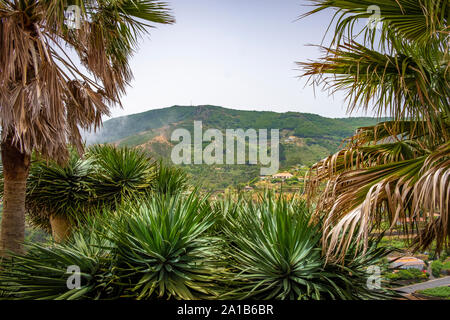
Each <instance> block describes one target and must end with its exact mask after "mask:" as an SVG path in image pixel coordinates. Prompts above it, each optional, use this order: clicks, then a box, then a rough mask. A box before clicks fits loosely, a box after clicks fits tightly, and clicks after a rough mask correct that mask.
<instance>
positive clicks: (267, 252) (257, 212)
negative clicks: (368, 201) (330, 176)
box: [224, 193, 389, 300]
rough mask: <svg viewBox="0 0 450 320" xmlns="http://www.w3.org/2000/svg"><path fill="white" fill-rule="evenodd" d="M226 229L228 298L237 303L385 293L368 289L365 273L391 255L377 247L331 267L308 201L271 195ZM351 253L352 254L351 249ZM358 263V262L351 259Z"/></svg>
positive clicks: (243, 210)
mask: <svg viewBox="0 0 450 320" xmlns="http://www.w3.org/2000/svg"><path fill="white" fill-rule="evenodd" d="M238 211H239V215H238V218H237V219H233V220H229V221H228V225H227V226H226V227H225V235H226V242H227V246H226V249H225V255H226V257H227V259H229V272H230V274H229V275H228V279H229V282H228V283H227V285H228V287H227V290H228V291H229V292H226V293H225V294H224V297H227V298H237V299H248V298H251V299H282V300H284V299H291V300H297V299H314V300H319V299H370V298H372V299H374V298H383V297H384V298H385V297H386V294H387V292H386V291H383V290H382V291H371V290H370V289H369V288H368V287H367V281H368V278H369V276H370V275H369V274H368V273H367V272H366V268H367V267H368V266H370V265H376V264H378V263H380V262H381V259H382V258H383V257H385V256H386V255H387V254H388V253H389V251H388V250H386V249H383V248H378V249H376V248H375V247H372V248H371V250H369V251H368V252H367V253H366V255H365V256H364V257H362V256H357V258H356V259H353V260H354V261H355V262H352V263H350V262H348V261H345V262H344V263H343V264H336V263H326V259H325V258H324V257H323V256H322V248H321V243H320V239H321V231H320V225H317V224H315V223H314V222H313V221H312V220H311V215H310V213H309V212H308V210H307V205H306V203H305V201H303V200H300V199H293V200H290V201H287V200H286V199H283V197H279V198H276V197H275V196H274V195H272V194H270V193H269V194H266V195H265V196H264V197H263V198H261V199H260V201H259V202H253V201H248V202H246V203H243V204H242V205H241V206H240V207H239V208H238ZM350 251H352V250H350ZM352 258H355V257H352Z"/></svg>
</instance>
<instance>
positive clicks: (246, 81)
mask: <svg viewBox="0 0 450 320" xmlns="http://www.w3.org/2000/svg"><path fill="white" fill-rule="evenodd" d="M167 1H168V2H169V3H170V5H171V7H172V9H173V13H174V15H175V18H176V19H177V23H176V24H174V25H169V26H158V27H157V29H153V30H152V31H151V36H150V37H146V38H145V39H143V41H142V43H141V47H140V49H139V51H138V52H137V54H136V55H135V56H134V58H133V59H132V61H131V67H132V70H133V72H134V77H135V79H134V81H133V82H132V86H131V87H130V88H129V89H128V90H127V95H126V96H124V97H123V99H122V102H123V106H124V109H120V108H115V109H114V110H113V114H112V115H113V117H117V116H121V115H126V114H133V113H139V112H143V111H147V110H150V109H159V108H164V107H170V106H173V105H191V104H192V105H204V104H210V105H219V106H223V107H227V108H234V109H243V110H270V111H277V112H286V111H296V112H309V113H316V114H320V115H323V116H328V117H344V116H346V108H345V105H344V99H343V94H337V95H335V96H334V97H330V96H329V95H328V93H326V92H321V91H320V89H319V88H316V92H315V93H316V95H314V90H313V88H312V87H311V86H307V87H305V83H306V79H298V78H297V76H298V75H300V73H301V72H300V71H299V70H296V69H297V66H296V65H295V61H307V60H308V59H317V58H318V57H319V56H320V52H319V51H318V49H317V48H314V47H308V46H307V45H308V44H320V43H321V41H322V37H323V35H324V33H325V31H326V29H327V27H328V24H329V22H330V18H331V16H332V14H333V12H332V11H329V12H327V13H321V14H317V15H315V16H311V17H308V18H305V19H302V20H298V21H295V20H296V19H297V18H298V16H299V15H300V14H302V13H305V12H306V11H308V10H309V8H308V7H307V6H306V5H307V3H308V1H305V0H167Z"/></svg>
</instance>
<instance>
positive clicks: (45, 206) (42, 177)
mask: <svg viewBox="0 0 450 320" xmlns="http://www.w3.org/2000/svg"><path fill="white" fill-rule="evenodd" d="M91 174H92V168H91V166H90V165H89V163H88V162H87V161H85V160H83V159H81V158H80V157H79V156H78V154H77V153H76V152H75V151H72V152H71V154H70V158H69V161H68V162H67V163H66V164H65V165H64V166H61V165H60V164H58V163H57V162H55V161H46V160H42V159H36V161H34V162H33V164H32V166H31V169H30V174H29V176H28V182H27V197H26V202H25V207H26V209H27V218H28V220H29V221H30V223H31V225H32V226H35V227H38V228H41V229H43V230H46V231H48V232H52V233H53V237H54V238H55V240H58V241H60V240H62V239H64V238H65V237H66V236H67V235H68V232H69V229H70V225H71V224H72V223H73V221H71V220H72V217H71V213H74V212H79V214H82V213H83V212H84V213H86V212H87V211H89V205H90V204H91V203H92V199H93V196H94V195H93V193H92V187H91V179H90V176H91Z"/></svg>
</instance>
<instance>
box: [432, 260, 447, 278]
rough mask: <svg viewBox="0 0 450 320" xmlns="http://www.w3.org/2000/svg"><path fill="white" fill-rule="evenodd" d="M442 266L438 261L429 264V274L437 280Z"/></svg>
mask: <svg viewBox="0 0 450 320" xmlns="http://www.w3.org/2000/svg"><path fill="white" fill-rule="evenodd" d="M443 266H444V264H443V263H442V262H441V261H440V260H435V261H433V262H432V263H431V273H432V274H433V276H434V277H436V278H438V277H440V276H441V271H442V268H443Z"/></svg>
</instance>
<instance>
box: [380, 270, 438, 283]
mask: <svg viewBox="0 0 450 320" xmlns="http://www.w3.org/2000/svg"><path fill="white" fill-rule="evenodd" d="M385 277H386V278H387V279H389V280H391V281H398V280H427V279H428V277H429V275H428V273H426V272H423V271H421V270H418V269H400V270H398V271H397V272H392V273H387V274H385Z"/></svg>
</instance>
